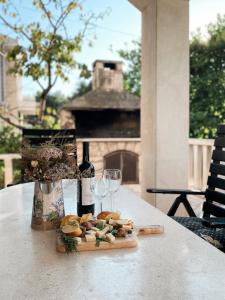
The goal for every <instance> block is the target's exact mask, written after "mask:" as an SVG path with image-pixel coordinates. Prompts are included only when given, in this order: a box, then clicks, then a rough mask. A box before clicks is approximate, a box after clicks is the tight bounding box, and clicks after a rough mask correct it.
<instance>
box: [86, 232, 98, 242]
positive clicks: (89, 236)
mask: <svg viewBox="0 0 225 300" xmlns="http://www.w3.org/2000/svg"><path fill="white" fill-rule="evenodd" d="M85 239H86V242H95V241H96V237H95V235H93V234H85Z"/></svg>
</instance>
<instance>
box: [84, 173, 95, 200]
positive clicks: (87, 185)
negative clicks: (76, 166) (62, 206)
mask: <svg viewBox="0 0 225 300" xmlns="http://www.w3.org/2000/svg"><path fill="white" fill-rule="evenodd" d="M93 203H94V197H93V195H92V193H91V178H82V205H91V204H93Z"/></svg>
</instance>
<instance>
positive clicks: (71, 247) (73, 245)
mask: <svg viewBox="0 0 225 300" xmlns="http://www.w3.org/2000/svg"><path fill="white" fill-rule="evenodd" d="M60 238H61V240H62V242H63V243H64V245H65V249H66V252H67V253H71V252H77V245H78V242H77V240H76V239H75V238H74V237H72V236H67V235H65V234H64V233H63V232H62V231H61V232H60Z"/></svg>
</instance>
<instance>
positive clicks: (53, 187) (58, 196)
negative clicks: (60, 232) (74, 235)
mask: <svg viewBox="0 0 225 300" xmlns="http://www.w3.org/2000/svg"><path fill="white" fill-rule="evenodd" d="M64 216H65V210H64V200H63V189H62V180H59V181H56V182H39V181H36V182H35V185H34V200H33V210H32V220H31V227H32V228H33V229H36V230H51V229H56V228H59V226H60V221H61V219H62V218H63V217H64Z"/></svg>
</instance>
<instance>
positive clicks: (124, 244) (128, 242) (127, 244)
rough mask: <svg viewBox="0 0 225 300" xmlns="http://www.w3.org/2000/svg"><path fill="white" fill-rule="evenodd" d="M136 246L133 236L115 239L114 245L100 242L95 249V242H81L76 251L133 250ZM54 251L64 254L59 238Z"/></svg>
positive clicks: (64, 250)
mask: <svg viewBox="0 0 225 300" xmlns="http://www.w3.org/2000/svg"><path fill="white" fill-rule="evenodd" d="M137 244H138V241H137V237H136V236H135V235H132V236H129V237H126V238H116V240H115V242H114V243H108V242H100V245H99V246H98V247H97V246H96V244H95V242H85V241H82V243H81V244H79V245H77V251H78V252H81V251H96V250H111V249H122V248H134V247H136V246H137ZM56 250H57V251H58V252H61V253H65V252H66V248H65V245H64V243H63V242H62V241H61V239H60V237H59V236H57V239H56Z"/></svg>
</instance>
